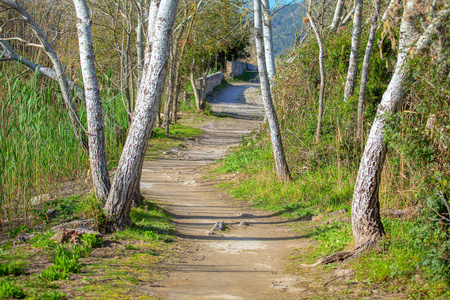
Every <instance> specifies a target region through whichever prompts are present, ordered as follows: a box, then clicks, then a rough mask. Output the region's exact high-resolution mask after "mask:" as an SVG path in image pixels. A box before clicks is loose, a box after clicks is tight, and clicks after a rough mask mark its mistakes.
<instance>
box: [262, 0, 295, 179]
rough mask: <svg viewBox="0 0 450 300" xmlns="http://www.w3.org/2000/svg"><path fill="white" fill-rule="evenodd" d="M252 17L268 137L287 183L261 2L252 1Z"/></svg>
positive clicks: (288, 175)
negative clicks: (267, 64)
mask: <svg viewBox="0 0 450 300" xmlns="http://www.w3.org/2000/svg"><path fill="white" fill-rule="evenodd" d="M253 5H254V16H255V42H256V53H257V56H258V69H259V77H260V81H261V91H262V98H263V102H264V109H265V111H266V116H267V119H268V122H269V128H270V136H271V139H272V150H273V154H274V159H275V166H276V169H277V173H278V177H279V178H280V179H281V180H283V181H289V180H290V179H291V174H290V172H289V168H288V165H287V163H286V157H285V155H284V149H283V143H282V141H281V133H280V127H279V125H278V118H277V114H276V112H275V108H274V107H273V102H272V95H271V93H270V82H269V77H268V75H267V69H266V58H265V53H264V46H263V45H264V43H263V32H262V26H261V19H262V18H261V1H260V0H253Z"/></svg>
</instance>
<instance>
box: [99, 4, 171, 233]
mask: <svg viewBox="0 0 450 300" xmlns="http://www.w3.org/2000/svg"><path fill="white" fill-rule="evenodd" d="M177 6H178V0H162V1H161V3H160V7H159V10H158V16H157V18H156V23H155V33H154V38H153V43H152V51H151V55H150V52H149V51H147V50H149V49H148V48H149V47H146V48H147V49H146V53H145V59H144V72H143V74H142V79H141V83H140V86H139V89H138V96H137V104H136V108H135V110H134V113H133V117H132V121H131V125H130V129H129V133H128V137H127V140H126V142H125V146H124V148H123V151H122V156H121V157H120V161H119V165H118V167H117V172H116V175H115V177H114V181H113V184H112V186H111V191H110V193H109V197H108V200H107V202H106V205H105V208H104V211H105V213H106V215H107V217H108V218H109V220H110V221H111V222H112V223H113V224H112V225H113V227H114V228H115V229H121V228H125V227H127V226H128V225H130V224H131V219H130V209H131V204H132V200H133V193H134V190H135V188H136V184H137V181H138V177H139V173H140V169H141V168H142V164H143V160H144V157H145V152H146V150H147V146H148V141H149V139H150V135H151V132H152V129H153V124H154V122H155V119H156V114H157V113H159V103H160V101H161V94H162V87H163V84H164V79H165V75H166V63H167V60H168V57H169V52H170V41H171V37H172V27H173V23H174V21H175V16H176V13H177Z"/></svg>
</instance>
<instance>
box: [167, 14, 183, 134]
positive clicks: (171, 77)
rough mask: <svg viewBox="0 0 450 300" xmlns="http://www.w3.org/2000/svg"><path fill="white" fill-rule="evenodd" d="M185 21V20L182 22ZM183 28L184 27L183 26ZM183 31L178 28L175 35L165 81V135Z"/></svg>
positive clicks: (172, 98) (173, 97)
mask: <svg viewBox="0 0 450 300" xmlns="http://www.w3.org/2000/svg"><path fill="white" fill-rule="evenodd" d="M184 21H185V20H184ZM183 26H184V25H183ZM183 31H184V29H183V28H179V32H178V33H177V34H176V35H175V38H174V41H173V46H172V51H171V54H170V59H169V76H168V80H167V86H166V94H165V95H166V96H167V97H166V99H165V100H166V101H165V103H164V131H165V133H166V134H169V125H170V121H171V118H170V111H171V109H172V108H173V102H174V100H175V101H176V99H175V95H174V94H175V89H176V86H175V84H176V82H175V78H176V76H177V74H176V63H177V56H178V43H179V41H180V39H181V36H182V34H183Z"/></svg>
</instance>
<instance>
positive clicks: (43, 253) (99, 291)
mask: <svg viewBox="0 0 450 300" xmlns="http://www.w3.org/2000/svg"><path fill="white" fill-rule="evenodd" d="M189 117H190V118H191V119H192V123H195V122H196V119H197V115H196V114H193V115H190V116H189ZM170 132H171V133H170V135H169V136H167V135H166V134H165V133H164V131H163V129H161V128H155V132H154V136H153V138H152V139H151V140H150V143H149V148H148V152H147V157H148V158H149V159H154V158H156V157H158V156H160V155H162V154H164V153H165V152H166V151H170V150H171V149H173V148H174V147H175V148H179V147H184V145H183V143H184V141H185V140H186V139H187V138H193V137H196V136H198V135H200V134H201V133H202V131H201V130H199V129H196V128H193V127H190V126H188V125H184V124H175V125H173V126H171V127H170ZM144 196H145V197H146V198H147V199H146V201H145V202H144V204H143V205H142V206H140V207H137V208H135V207H133V208H132V211H131V218H132V225H131V226H130V227H129V228H127V229H126V230H123V231H118V232H115V233H113V234H109V235H106V236H104V237H103V239H98V238H96V237H95V236H89V235H87V236H83V237H82V238H81V241H80V242H79V244H78V245H75V244H72V243H62V244H59V243H57V242H56V241H55V240H54V239H53V238H52V237H53V236H54V234H53V233H52V232H51V231H46V230H47V229H48V228H50V227H51V226H53V225H54V224H56V223H60V222H65V221H67V220H75V219H87V218H94V219H95V220H96V221H97V222H101V219H100V218H99V216H101V215H102V214H101V213H102V208H101V207H100V206H99V205H98V203H97V201H96V199H95V197H94V196H93V195H91V194H80V193H75V194H73V195H70V196H68V197H65V198H57V199H52V200H50V201H47V202H45V203H42V204H40V205H38V206H36V207H34V208H33V209H34V211H33V214H34V215H35V216H36V217H35V220H34V223H35V224H41V225H40V226H39V227H36V226H27V225H22V226H18V227H16V228H12V229H11V230H9V231H8V233H7V236H6V237H3V240H2V241H1V243H0V244H1V246H0V261H2V263H1V264H0V299H10V298H14V299H21V298H29V299H66V298H68V297H69V298H71V299H72V298H74V299H85V298H86V295H88V296H89V298H92V299H98V298H103V299H118V298H136V299H138V298H142V299H150V298H151V294H150V292H149V288H148V287H149V286H151V285H152V284H154V282H156V281H159V280H161V279H162V278H164V277H165V275H166V272H167V271H166V270H165V269H164V268H163V263H164V262H168V261H169V262H170V261H171V260H172V259H174V258H176V257H177V255H178V254H177V253H178V251H177V250H178V247H179V245H178V244H177V243H175V242H176V240H177V239H176V237H175V235H174V234H175V230H174V227H173V225H172V224H171V223H170V220H171V215H170V214H168V213H166V212H165V211H164V210H163V209H161V208H160V206H159V205H158V203H156V201H155V200H154V199H150V198H149V197H148V196H146V195H144ZM52 209H54V210H56V211H58V213H57V214H56V216H55V217H54V218H52V219H51V221H50V220H48V216H47V214H46V212H48V211H49V210H52ZM42 227H44V229H42ZM19 236H32V238H31V239H29V240H27V241H26V242H19V241H20V240H19V239H18V237H19Z"/></svg>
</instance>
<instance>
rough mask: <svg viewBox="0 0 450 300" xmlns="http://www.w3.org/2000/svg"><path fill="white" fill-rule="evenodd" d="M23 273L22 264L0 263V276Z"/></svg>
mask: <svg viewBox="0 0 450 300" xmlns="http://www.w3.org/2000/svg"><path fill="white" fill-rule="evenodd" d="M24 273H25V271H24V269H23V265H22V264H18V263H15V262H9V263H8V262H5V263H0V276H8V275H16V276H17V275H22V274H24Z"/></svg>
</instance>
